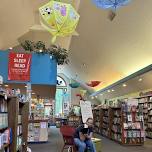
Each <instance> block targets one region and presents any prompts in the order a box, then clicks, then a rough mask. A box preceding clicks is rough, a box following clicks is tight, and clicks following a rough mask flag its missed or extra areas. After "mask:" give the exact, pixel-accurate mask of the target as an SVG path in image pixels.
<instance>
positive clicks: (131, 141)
mask: <svg viewBox="0 0 152 152" xmlns="http://www.w3.org/2000/svg"><path fill="white" fill-rule="evenodd" d="M143 142H144V138H125V141H124V143H125V144H130V145H132V144H141V143H143Z"/></svg>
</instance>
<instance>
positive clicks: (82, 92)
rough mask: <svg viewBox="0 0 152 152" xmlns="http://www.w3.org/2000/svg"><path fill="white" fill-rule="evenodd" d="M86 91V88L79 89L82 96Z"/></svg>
mask: <svg viewBox="0 0 152 152" xmlns="http://www.w3.org/2000/svg"><path fill="white" fill-rule="evenodd" d="M86 92H87V90H83V89H82V90H80V94H81V95H82V97H84V96H85V94H86Z"/></svg>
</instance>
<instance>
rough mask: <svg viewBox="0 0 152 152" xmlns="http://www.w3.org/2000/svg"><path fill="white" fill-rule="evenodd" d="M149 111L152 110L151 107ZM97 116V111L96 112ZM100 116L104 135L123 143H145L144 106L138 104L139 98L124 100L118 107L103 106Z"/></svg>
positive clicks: (134, 144)
mask: <svg viewBox="0 0 152 152" xmlns="http://www.w3.org/2000/svg"><path fill="white" fill-rule="evenodd" d="M150 106H152V105H150ZM149 111H151V110H150V108H149ZM97 113H98V112H97ZM151 115H152V113H151ZM95 117H96V112H94V118H95ZM149 117H150V116H149ZM100 118H101V119H100V129H101V134H102V135H103V136H106V137H107V138H109V139H111V140H113V141H116V142H118V143H120V144H122V145H133V146H136V145H143V144H144V139H145V131H144V116H143V108H141V107H140V106H138V100H137V99H125V100H122V101H121V103H120V104H119V105H117V107H108V108H105V107H101V117H100ZM95 119H96V118H95ZM149 120H150V122H149ZM151 120H152V118H149V119H148V122H149V124H150V123H151ZM95 122H96V121H95ZM95 122H94V125H95ZM150 127H151V126H150Z"/></svg>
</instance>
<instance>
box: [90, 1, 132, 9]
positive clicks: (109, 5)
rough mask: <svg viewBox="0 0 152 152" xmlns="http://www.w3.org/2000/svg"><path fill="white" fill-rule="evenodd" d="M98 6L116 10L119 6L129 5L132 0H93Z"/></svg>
mask: <svg viewBox="0 0 152 152" xmlns="http://www.w3.org/2000/svg"><path fill="white" fill-rule="evenodd" d="M92 1H93V3H95V5H96V6H97V7H100V8H103V9H108V8H111V9H113V10H116V9H117V8H119V7H121V6H124V5H127V4H128V3H129V2H130V1H131V0H92Z"/></svg>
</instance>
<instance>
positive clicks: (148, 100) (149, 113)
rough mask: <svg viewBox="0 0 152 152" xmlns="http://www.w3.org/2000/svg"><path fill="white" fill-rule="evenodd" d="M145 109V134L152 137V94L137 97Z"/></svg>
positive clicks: (140, 105)
mask: <svg viewBox="0 0 152 152" xmlns="http://www.w3.org/2000/svg"><path fill="white" fill-rule="evenodd" d="M137 99H138V104H139V107H140V108H142V109H143V115H144V129H145V136H146V137H147V138H151V139H152V95H147V96H142V97H139V98H137Z"/></svg>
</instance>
